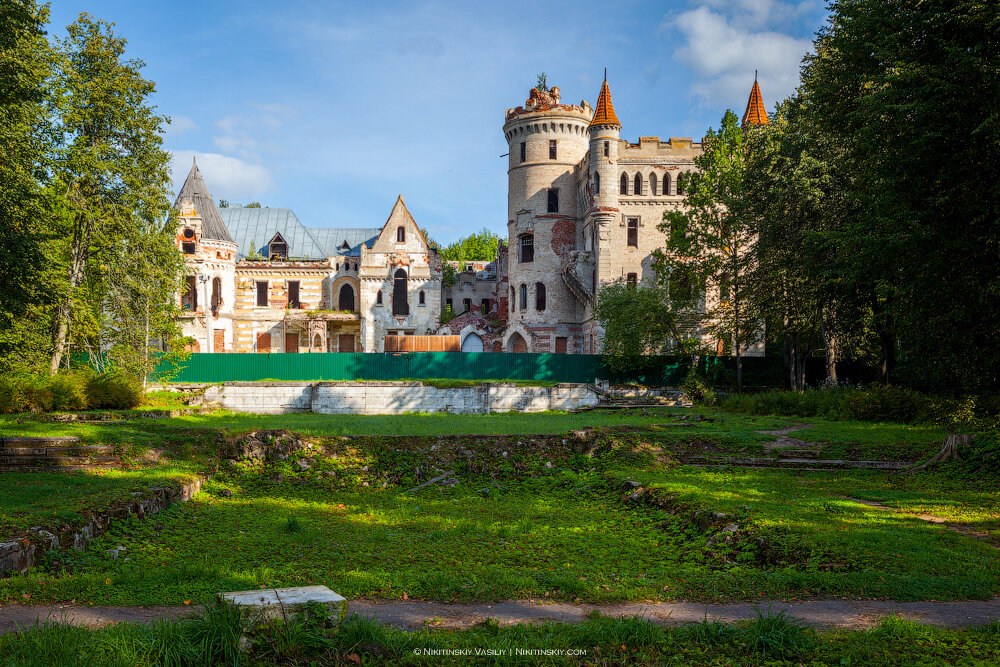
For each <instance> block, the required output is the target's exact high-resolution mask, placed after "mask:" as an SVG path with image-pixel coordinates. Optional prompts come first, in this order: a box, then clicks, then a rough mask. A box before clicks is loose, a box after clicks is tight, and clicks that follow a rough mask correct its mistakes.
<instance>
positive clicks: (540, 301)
mask: <svg viewBox="0 0 1000 667" xmlns="http://www.w3.org/2000/svg"><path fill="white" fill-rule="evenodd" d="M535 310H538V311H542V310H545V283H535Z"/></svg>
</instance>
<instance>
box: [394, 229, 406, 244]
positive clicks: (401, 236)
mask: <svg viewBox="0 0 1000 667" xmlns="http://www.w3.org/2000/svg"><path fill="white" fill-rule="evenodd" d="M396 243H406V227H396Z"/></svg>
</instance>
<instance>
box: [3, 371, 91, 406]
mask: <svg viewBox="0 0 1000 667" xmlns="http://www.w3.org/2000/svg"><path fill="white" fill-rule="evenodd" d="M87 382H88V376H87V375H86V374H84V373H73V372H66V373H59V374H58V375H56V376H54V377H49V376H48V375H31V374H28V373H13V374H10V375H3V376H0V414H15V413H19V412H48V411H49V410H86V409H87V406H88V404H89V400H88V397H87V391H86V388H87Z"/></svg>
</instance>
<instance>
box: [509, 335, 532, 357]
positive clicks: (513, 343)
mask: <svg viewBox="0 0 1000 667" xmlns="http://www.w3.org/2000/svg"><path fill="white" fill-rule="evenodd" d="M507 351H508V352H515V353H517V354H523V353H524V352H527V351H528V344H527V343H525V342H524V337H523V336H522V335H521V334H519V333H515V334H514V335H513V336H511V337H510V339H509V340H508V341H507Z"/></svg>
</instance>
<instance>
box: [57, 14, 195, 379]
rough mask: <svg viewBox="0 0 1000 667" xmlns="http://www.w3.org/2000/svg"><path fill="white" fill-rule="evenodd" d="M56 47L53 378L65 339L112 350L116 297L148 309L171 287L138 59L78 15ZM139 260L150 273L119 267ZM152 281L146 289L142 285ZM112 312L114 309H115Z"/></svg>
mask: <svg viewBox="0 0 1000 667" xmlns="http://www.w3.org/2000/svg"><path fill="white" fill-rule="evenodd" d="M67 32H68V34H67V37H66V38H65V39H62V40H59V41H58V42H57V45H56V49H57V54H58V56H59V72H58V100H57V107H56V110H57V114H58V121H59V124H58V128H57V129H58V131H59V137H60V142H59V146H58V150H57V153H56V156H55V164H54V170H53V172H54V175H55V177H56V179H57V182H58V183H59V188H60V191H59V197H60V201H59V205H60V206H61V209H62V211H61V213H62V214H61V215H59V216H57V220H59V221H61V224H60V225H58V226H57V230H56V231H57V234H58V236H59V237H60V238H61V239H63V243H62V244H61V245H60V246H59V247H58V249H57V253H56V255H55V257H54V259H56V260H57V261H58V262H60V264H61V266H62V267H63V269H64V270H65V281H64V283H63V285H62V287H63V289H62V291H61V293H60V295H59V301H58V304H57V306H56V307H55V309H54V313H53V316H52V336H53V345H52V358H51V365H50V369H51V372H53V373H54V372H55V371H56V370H57V369H58V368H59V366H60V364H61V363H62V361H63V357H64V355H65V354H66V353H67V352H68V351H69V349H70V342H71V327H75V331H73V340H75V341H77V342H78V344H79V345H80V347H86V346H90V347H92V348H94V349H97V350H100V351H106V350H113V349H115V348H116V346H117V345H118V338H117V337H118V336H119V335H120V334H121V332H123V331H126V330H127V327H128V326H130V325H131V322H127V321H122V320H120V319H115V317H108V315H116V314H117V312H122V313H123V314H125V312H126V311H124V310H122V309H117V308H116V307H115V303H121V302H122V299H120V298H118V299H116V298H115V296H116V295H120V294H122V293H125V294H126V297H125V300H128V299H129V298H132V297H137V296H141V295H142V294H143V293H144V292H146V291H147V290H149V289H150V288H151V287H153V288H154V289H155V293H154V294H152V295H149V298H148V299H142V298H138V299H137V300H136V301H135V302H136V303H147V304H148V305H149V307H150V308H151V309H152V310H156V309H160V308H162V307H164V306H166V305H167V304H169V303H170V302H171V301H172V298H171V295H172V294H173V293H174V292H175V290H176V289H177V288H178V285H179V274H180V272H179V260H178V258H177V253H176V252H166V248H167V245H168V239H172V238H173V233H174V229H173V224H172V223H166V224H165V223H164V220H169V217H168V213H169V211H170V203H169V199H168V195H169V192H168V188H169V186H170V179H169V166H168V165H169V154H168V153H167V152H166V151H165V150H163V148H162V133H163V125H164V123H165V122H166V119H165V118H164V117H162V116H159V115H157V114H156V113H155V109H154V107H153V106H152V104H151V103H150V99H149V98H150V96H151V95H152V94H153V92H154V90H155V86H154V84H153V83H152V82H151V81H148V80H146V79H144V78H143V77H142V75H141V73H140V71H141V69H142V67H143V63H142V62H141V61H138V60H129V59H125V57H124V55H125V45H126V42H125V39H124V38H121V37H118V36H116V35H115V34H114V33H113V32H112V30H111V26H110V25H109V24H107V23H105V22H103V21H100V20H96V19H94V18H92V17H91V16H89V15H88V14H81V15H80V18H79V19H78V20H77V22H76V23H74V24H72V25H70V26H69V27H68V29H67ZM137 253H143V254H146V256H147V259H148V261H149V262H150V263H151V264H152V265H155V268H149V267H147V268H144V269H142V270H135V271H133V270H131V269H135V268H136V266H135V264H134V263H129V262H126V261H125V260H126V259H127V258H129V257H132V256H134V255H135V254H137ZM151 276H156V277H157V279H158V281H157V282H156V283H155V284H154V285H153V286H151V285H150V284H149V283H148V280H149V279H150V277H151ZM116 311H117V312H116Z"/></svg>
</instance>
